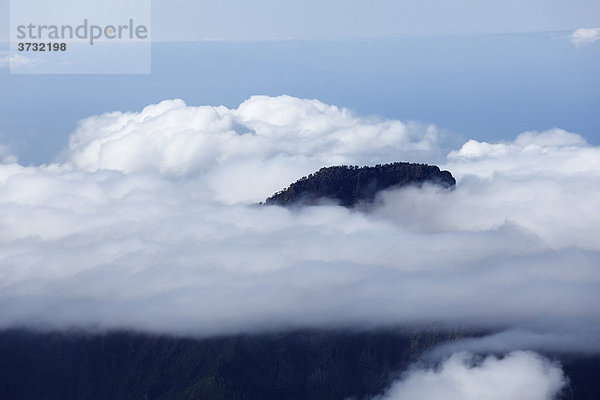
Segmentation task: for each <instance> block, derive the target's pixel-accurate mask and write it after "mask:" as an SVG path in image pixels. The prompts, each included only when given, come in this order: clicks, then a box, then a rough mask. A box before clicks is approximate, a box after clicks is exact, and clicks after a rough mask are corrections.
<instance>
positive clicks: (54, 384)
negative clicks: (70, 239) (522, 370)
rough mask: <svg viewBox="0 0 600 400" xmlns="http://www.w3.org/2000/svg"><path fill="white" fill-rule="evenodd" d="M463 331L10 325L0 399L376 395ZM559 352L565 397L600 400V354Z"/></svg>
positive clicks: (0, 365)
mask: <svg viewBox="0 0 600 400" xmlns="http://www.w3.org/2000/svg"><path fill="white" fill-rule="evenodd" d="M460 336H461V335H460V334H456V333H455V334H450V333H435V332H429V333H424V332H421V333H419V332H402V331H396V330H386V331H371V332H349V331H319V330H311V331H295V332H282V333H270V334H261V335H236V336H223V337H214V338H207V339H191V338H177V337H169V336H157V335H147V334H140V333H131V332H112V333H105V334H88V333H80V332H79V333H77V332H76V333H73V332H71V333H57V332H55V333H36V332H32V331H25V330H8V331H3V332H0V394H1V396H0V397H1V398H2V399H6V400H13V399H14V400H17V399H19V400H28V399H31V400H33V399H35V400H39V399H46V400H54V399H56V400H59V399H60V400H71V399H121V400H129V399H131V400H133V399H148V400H156V399H164V400H166V399H169V400H178V399H188V400H192V399H216V400H219V399H223V400H225V399H227V400H235V399H240V400H242V399H244V400H254V399H256V400H258V399H261V400H270V399H273V400H286V399H294V400H295V399H297V400H311V399H314V400H317V399H319V400H321V399H332V400H334V399H339V400H343V399H350V398H351V399H371V398H373V396H376V395H378V394H382V393H383V392H385V391H386V389H388V388H389V386H390V384H391V383H392V382H393V381H394V380H395V379H397V378H398V377H399V376H400V374H401V373H402V372H403V371H406V369H407V367H408V366H409V365H410V364H411V363H412V362H414V361H416V360H417V359H418V358H419V357H420V356H421V355H422V354H423V353H424V352H425V351H427V350H428V349H431V348H432V347H434V346H436V345H438V344H442V343H447V342H448V341H452V340H453V339H456V338H457V337H460ZM550 357H551V358H553V359H556V357H552V356H551V355H550ZM559 359H560V361H561V364H562V368H563V370H564V372H565V374H566V375H567V376H568V378H569V380H570V382H569V385H568V387H567V388H566V390H564V391H563V392H562V393H561V396H560V399H565V400H572V399H576V400H588V399H589V400H592V399H598V398H600V397H598V396H599V395H600V389H599V388H598V387H597V379H596V378H597V377H598V373H599V372H600V357H598V356H595V357H578V358H570V357H566V356H564V355H563V356H562V357H559Z"/></svg>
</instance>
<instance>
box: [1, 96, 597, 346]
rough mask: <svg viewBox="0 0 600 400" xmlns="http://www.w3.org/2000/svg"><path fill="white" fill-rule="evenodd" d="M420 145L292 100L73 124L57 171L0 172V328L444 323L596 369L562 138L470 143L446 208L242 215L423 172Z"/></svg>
mask: <svg viewBox="0 0 600 400" xmlns="http://www.w3.org/2000/svg"><path fill="white" fill-rule="evenodd" d="M437 140H438V139H437V134H436V131H435V129H434V128H432V127H428V126H420V127H419V126H411V125H407V124H404V123H401V122H399V121H382V120H377V119H373V118H363V117H358V116H355V115H353V114H352V113H350V112H349V111H347V110H344V109H340V108H337V107H334V106H328V105H325V104H323V103H320V102H318V101H314V100H302V99H295V98H290V97H277V98H269V97H253V98H251V99H250V100H248V101H246V102H245V103H243V104H242V105H241V106H240V107H238V108H237V109H235V110H231V109H227V108H225V107H188V106H186V105H184V104H183V102H181V101H177V100H175V101H168V102H162V103H160V104H158V105H153V106H149V107H146V108H145V109H144V110H143V111H142V112H140V113H120V112H116V113H110V114H105V115H101V116H96V117H90V118H88V119H86V120H84V121H82V122H81V124H80V125H79V127H78V128H77V130H76V132H75V133H74V134H73V136H72V138H71V141H70V145H69V148H68V149H67V150H65V153H64V154H63V160H64V161H63V162H62V163H57V164H49V165H42V166H32V167H24V166H21V165H19V164H16V163H14V162H13V163H5V164H0V240H1V242H2V244H3V245H2V247H0V327H6V326H12V325H18V324H24V325H27V326H40V325H41V326H50V327H65V326H73V325H75V326H92V327H97V328H136V329H143V330H149V331H157V332H172V333H178V332H185V333H192V334H198V335H208V334H214V333H226V332H238V331H253V330H260V329H267V328H277V327H282V326H287V327H290V326H293V327H298V326H302V327H307V326H308V327H315V326H323V325H325V326H332V325H333V326H362V327H372V326H389V325H397V324H414V323H419V324H430V323H431V324H442V325H444V326H452V325H453V324H459V325H461V326H467V327H472V328H474V329H480V328H486V329H487V328H489V329H495V330H496V329H497V330H505V329H513V330H519V329H520V330H523V331H528V332H534V333H536V334H539V335H545V334H552V335H555V337H558V336H561V335H563V334H569V335H573V334H575V335H580V336H579V337H581V338H582V340H581V341H580V343H579V344H578V345H577V344H576V345H574V346H572V345H570V344H569V346H571V347H569V348H570V349H571V350H572V349H574V348H575V349H576V348H580V349H585V351H595V352H598V351H600V345H599V344H600V340H599V338H600V332H598V331H597V330H595V328H594V327H596V326H599V325H600V316H599V315H598V313H597V309H596V305H597V304H598V303H599V301H600V290H598V288H599V287H600V278H599V275H598V273H597V265H599V264H600V245H599V244H598V241H597V240H596V238H597V237H598V236H599V234H600V232H599V229H600V228H599V227H600V214H599V213H598V210H597V205H598V204H599V203H600V184H599V183H598V182H600V165H599V164H598V159H599V148H598V147H595V146H592V145H590V144H588V143H586V142H585V141H584V140H583V139H582V138H581V137H580V136H578V135H575V134H572V133H568V132H565V131H562V130H558V129H552V130H549V131H546V132H541V133H536V132H528V133H524V134H522V135H520V136H518V137H517V138H516V140H514V141H512V142H504V143H500V144H498V143H490V144H484V143H480V142H475V141H470V142H468V143H467V144H465V146H463V147H462V148H461V149H459V150H457V151H455V152H452V153H451V154H450V156H449V157H448V158H447V159H445V160H442V161H444V163H445V167H447V168H449V169H450V170H451V171H452V172H453V173H454V174H455V176H456V177H457V178H458V184H457V188H456V190H454V191H443V190H442V191H440V190H439V189H437V188H435V187H424V188H421V189H415V188H409V189H405V190H400V191H392V192H389V193H386V194H384V195H382V196H381V198H380V199H379V200H380V203H378V205H377V206H376V207H375V208H374V209H373V210H371V211H369V212H360V211H354V210H347V209H345V208H342V207H336V206H323V207H307V208H305V209H302V210H287V209H282V208H279V207H260V206H256V205H254V204H252V203H253V202H254V201H257V200H262V199H264V198H265V197H267V196H268V195H270V194H272V192H274V191H276V190H278V189H281V188H282V187H284V186H286V185H287V184H289V183H290V182H291V181H294V180H295V179H297V178H299V177H301V176H302V175H305V174H307V173H309V172H313V171H314V170H316V169H318V168H320V167H321V166H322V165H327V164H334V163H348V164H363V163H371V162H385V161H397V160H403V159H405V158H407V157H412V159H413V160H415V159H418V161H428V160H430V159H434V158H438V157H440V156H439V150H438V143H437ZM498 149H500V150H498ZM429 157H431V158H429ZM507 294H510V295H507ZM564 326H570V327H573V329H574V331H573V332H566V333H565V332H564V330H562V327H564ZM540 342H541V341H540ZM515 343H516V342H515ZM521 343H524V342H521ZM529 343H531V341H530V342H529ZM536 343H537V342H536ZM545 343H546V344H545V345H544V346H543V348H544V349H548V348H553V346H554V348H558V349H560V348H562V347H563V346H567V344H566V342H564V341H560V340H558V341H556V342H552V341H546V342H545ZM569 343H570V342H569ZM516 345H518V344H515V346H516ZM509 347H510V346H509ZM523 348H527V346H525V347H523Z"/></svg>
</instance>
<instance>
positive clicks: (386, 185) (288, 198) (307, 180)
mask: <svg viewBox="0 0 600 400" xmlns="http://www.w3.org/2000/svg"><path fill="white" fill-rule="evenodd" d="M424 183H433V184H436V185H440V186H441V187H444V188H453V187H454V185H455V184H456V180H455V179H454V177H453V176H452V174H451V173H450V172H448V171H440V169H439V168H438V167H437V166H435V165H427V164H411V163H405V162H396V163H392V164H383V165H382V164H378V165H376V166H374V167H358V166H354V165H350V166H348V165H342V166H336V167H325V168H321V169H320V170H319V171H317V172H315V173H314V174H310V175H309V176H305V177H303V178H301V179H299V180H298V181H296V182H295V183H292V184H291V185H290V186H289V187H288V188H287V189H284V190H282V191H280V192H277V193H275V194H274V195H273V196H271V197H269V198H268V199H267V200H266V204H277V205H281V206H288V205H292V204H309V205H310V204H317V203H318V202H319V201H322V200H323V199H325V200H332V201H335V202H337V203H338V204H340V205H342V206H345V207H352V206H354V205H356V204H357V203H359V202H371V201H373V199H374V198H375V196H376V195H377V193H379V192H380V191H382V190H385V189H390V188H398V187H402V186H407V185H418V186H420V185H422V184H424Z"/></svg>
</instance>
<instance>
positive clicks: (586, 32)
mask: <svg viewBox="0 0 600 400" xmlns="http://www.w3.org/2000/svg"><path fill="white" fill-rule="evenodd" d="M597 40H600V28H581V29H577V30H576V31H574V32H573V33H572V34H571V43H573V44H574V45H575V46H576V47H579V46H581V45H584V44H589V43H594V42H595V41H597Z"/></svg>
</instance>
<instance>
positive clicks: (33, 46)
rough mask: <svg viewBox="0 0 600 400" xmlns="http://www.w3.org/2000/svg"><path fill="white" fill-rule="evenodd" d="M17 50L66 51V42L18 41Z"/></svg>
mask: <svg viewBox="0 0 600 400" xmlns="http://www.w3.org/2000/svg"><path fill="white" fill-rule="evenodd" d="M17 50H19V51H66V50H67V44H66V43H52V42H48V43H35V42H34V43H27V42H21V43H17Z"/></svg>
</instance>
